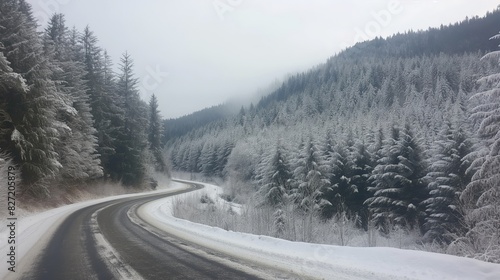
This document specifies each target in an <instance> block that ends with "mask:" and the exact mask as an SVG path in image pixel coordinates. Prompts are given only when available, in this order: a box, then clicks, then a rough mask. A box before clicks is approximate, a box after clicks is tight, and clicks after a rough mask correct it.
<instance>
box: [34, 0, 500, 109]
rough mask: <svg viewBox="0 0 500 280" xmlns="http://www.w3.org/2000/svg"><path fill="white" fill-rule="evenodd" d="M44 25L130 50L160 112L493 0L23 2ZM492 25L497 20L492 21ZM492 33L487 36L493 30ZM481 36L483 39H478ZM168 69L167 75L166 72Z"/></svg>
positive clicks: (215, 100)
mask: <svg viewBox="0 0 500 280" xmlns="http://www.w3.org/2000/svg"><path fill="white" fill-rule="evenodd" d="M27 2H29V3H31V4H32V6H33V11H34V15H35V17H36V18H38V19H39V20H40V23H41V24H43V25H45V22H46V21H47V19H48V18H49V17H50V15H52V13H54V12H61V13H64V14H65V15H66V22H67V24H68V26H69V27H71V26H73V25H75V26H76V27H77V28H78V29H79V30H83V28H84V27H85V26H86V25H87V24H88V25H89V26H90V28H91V30H93V31H94V33H95V35H96V36H97V37H98V39H99V45H100V46H101V47H102V48H104V49H106V50H107V51H108V53H109V54H110V55H111V56H112V58H113V61H114V63H115V65H118V62H119V59H120V56H121V54H122V53H124V52H125V51H128V52H129V53H130V54H131V56H132V58H133V59H134V61H135V74H136V77H137V78H138V79H139V82H140V84H141V96H142V98H143V99H144V100H149V97H150V96H151V94H152V93H153V92H154V93H155V94H156V95H157V96H158V99H159V102H160V110H161V112H162V115H163V116H164V117H166V118H171V117H179V116H181V115H185V114H188V113H191V112H194V111H197V110H200V109H203V108H205V107H209V106H212V105H217V104H220V103H222V102H224V101H226V100H227V99H229V98H231V97H236V96H242V95H248V94H252V93H254V92H255V91H256V90H257V89H258V88H265V87H267V86H268V85H269V84H270V83H271V82H272V81H274V80H275V79H276V78H278V79H282V78H283V77H284V76H285V75H286V74H289V73H296V72H299V71H304V70H307V69H309V68H311V67H313V66H315V65H317V64H320V63H322V62H325V61H326V59H327V58H329V57H330V56H332V55H334V54H335V53H337V52H338V51H340V50H341V49H343V48H345V47H347V46H350V45H353V44H354V43H355V42H356V41H359V40H363V39H365V38H366V39H371V38H374V37H375V36H382V37H386V36H388V35H391V34H393V33H396V32H404V31H407V30H409V29H413V30H419V29H427V28H428V27H437V26H439V25H441V24H445V25H446V24H449V23H454V22H457V21H460V20H463V19H465V17H466V16H469V17H472V16H475V15H479V16H483V15H485V14H486V12H487V11H492V10H493V9H495V8H496V7H497V5H498V4H499V3H498V1H493V0H480V1H473V0H354V1H346V0H141V1H139V0H135V1H133V0H27ZM499 29H500V26H499ZM492 35H493V34H492ZM486 39H488V38H485V40H486ZM167 73H168V75H167Z"/></svg>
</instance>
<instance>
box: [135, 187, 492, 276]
mask: <svg viewBox="0 0 500 280" xmlns="http://www.w3.org/2000/svg"><path fill="white" fill-rule="evenodd" d="M205 186H206V187H205V189H203V190H198V191H197V192H199V193H203V192H208V193H211V195H210V196H211V197H214V196H216V195H218V192H219V190H220V189H219V188H218V187H216V186H213V185H208V184H205ZM183 197H187V196H186V195H181V196H176V197H168V198H164V199H160V200H156V201H152V202H150V203H147V204H145V205H143V206H142V207H140V208H139V209H138V214H139V216H140V217H141V218H143V219H145V220H146V221H148V223H151V224H152V225H154V226H156V227H158V228H160V229H162V230H164V231H166V232H168V233H170V234H173V235H176V236H178V237H180V238H182V239H185V240H187V241H190V242H193V243H197V244H200V245H202V246H205V247H207V248H210V249H213V250H217V251H220V252H223V253H226V254H228V255H231V256H234V257H238V258H243V259H246V260H249V261H252V262H254V263H258V264H261V265H265V266H269V267H274V268H277V269H281V270H284V271H289V272H293V273H296V274H299V275H303V276H306V277H313V278H324V279H471V280H472V279H473V280H480V279H487V280H498V279H500V265H498V264H492V263H486V262H482V261H478V260H474V259H468V258H462V257H456V256H450V255H444V254H436V253H429V252H422V251H412V250H401V249H396V248H362V247H341V246H333V245H321V244H310V243H303V242H291V241H287V240H283V239H277V238H272V237H267V236H258V235H253V234H246V233H238V232H231V231H226V230H223V229H220V228H215V227H210V226H206V225H202V224H196V223H192V222H189V221H186V220H182V219H177V218H175V217H173V216H172V206H173V203H174V201H175V200H178V199H182V198H183Z"/></svg>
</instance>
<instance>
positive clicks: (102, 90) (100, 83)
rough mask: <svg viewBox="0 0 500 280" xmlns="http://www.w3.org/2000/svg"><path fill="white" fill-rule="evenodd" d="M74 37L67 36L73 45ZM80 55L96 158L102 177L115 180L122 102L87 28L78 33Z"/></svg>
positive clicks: (108, 66)
mask: <svg viewBox="0 0 500 280" xmlns="http://www.w3.org/2000/svg"><path fill="white" fill-rule="evenodd" d="M77 37H78V34H77V32H76V30H75V29H73V31H72V33H71V41H72V42H73V43H72V45H73V46H77V47H78V46H79V45H78V44H76V41H77ZM79 40H80V41H81V46H82V54H80V55H79V56H80V59H81V62H82V63H83V64H84V68H85V71H86V75H85V76H84V80H85V81H87V84H86V85H87V95H88V96H89V97H90V107H91V112H92V115H93V118H94V128H95V129H96V130H97V142H98V144H99V145H98V147H97V152H98V154H99V155H100V160H101V166H102V167H103V172H104V177H105V178H111V179H115V180H118V179H119V178H120V176H119V174H118V173H119V171H118V170H117V168H118V163H116V161H115V160H114V159H113V158H112V156H113V155H114V154H115V152H116V151H115V147H116V139H117V138H118V137H120V136H121V132H122V130H121V129H120V128H122V127H123V125H124V124H123V121H124V116H123V115H124V112H123V109H122V107H123V100H122V99H121V97H120V96H118V95H117V92H116V84H115V81H114V77H113V74H112V72H113V71H112V65H111V59H110V58H109V56H107V54H106V52H104V55H103V53H102V50H101V48H99V47H98V46H97V42H98V40H97V37H96V36H95V35H94V33H93V32H92V31H91V30H90V28H89V27H88V26H87V27H86V28H85V30H84V32H83V34H81V36H80V38H79Z"/></svg>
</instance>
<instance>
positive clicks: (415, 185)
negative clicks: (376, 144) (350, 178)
mask: <svg viewBox="0 0 500 280" xmlns="http://www.w3.org/2000/svg"><path fill="white" fill-rule="evenodd" d="M384 153H385V157H383V158H381V159H380V160H379V163H378V165H377V166H376V167H375V169H374V171H373V175H372V176H371V178H372V180H373V181H374V185H375V186H374V187H371V188H370V189H369V190H370V191H371V192H372V193H373V197H371V198H368V199H367V200H366V202H365V203H367V204H368V205H369V208H370V209H371V211H372V214H373V220H374V221H375V223H376V225H377V226H379V227H380V228H381V229H382V231H385V232H386V231H387V230H389V229H390V228H389V226H390V225H392V224H394V225H401V226H408V227H409V228H415V227H416V226H419V225H422V224H423V218H424V217H425V215H424V210H425V209H424V205H423V204H422V202H423V201H424V200H425V199H426V192H425V190H426V189H425V182H424V180H423V177H424V176H425V174H424V171H425V165H424V162H423V158H422V152H421V150H420V147H419V144H418V141H417V139H416V138H415V137H414V136H413V133H412V131H411V129H410V127H409V125H406V126H405V129H404V130H403V131H399V130H398V129H397V128H395V127H393V129H392V137H391V138H390V139H389V140H388V141H386V143H385V148H384Z"/></svg>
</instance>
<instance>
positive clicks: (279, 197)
mask: <svg viewBox="0 0 500 280" xmlns="http://www.w3.org/2000/svg"><path fill="white" fill-rule="evenodd" d="M264 173H265V174H264V175H263V178H262V181H261V187H260V190H259V192H260V194H261V195H262V197H263V198H264V201H265V203H266V204H268V205H270V206H272V207H282V206H283V204H286V202H287V199H288V196H289V195H290V189H291V188H290V183H291V182H290V179H291V178H292V173H291V171H290V165H289V163H288V160H287V156H286V151H285V149H284V147H283V145H282V144H281V141H278V143H277V144H276V147H275V151H274V153H273V154H272V155H271V158H270V159H269V160H268V161H267V166H266V169H265V171H264Z"/></svg>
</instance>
